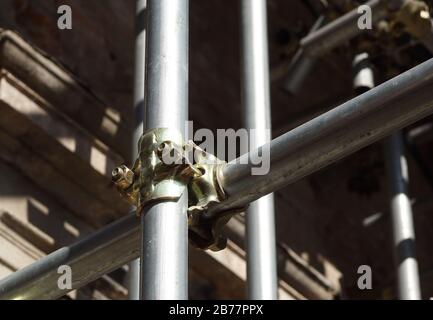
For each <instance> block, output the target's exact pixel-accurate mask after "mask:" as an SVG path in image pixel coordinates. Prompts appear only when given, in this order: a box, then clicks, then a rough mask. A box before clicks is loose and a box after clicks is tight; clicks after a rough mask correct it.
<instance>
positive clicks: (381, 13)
mask: <svg viewBox="0 0 433 320" xmlns="http://www.w3.org/2000/svg"><path fill="white" fill-rule="evenodd" d="M363 6H366V7H368V8H370V9H371V14H372V16H371V22H372V24H375V23H377V22H378V21H379V20H381V19H383V18H385V17H386V16H387V14H388V0H370V1H368V2H367V3H365V4H364V5H363ZM360 16H361V13H360V12H359V10H358V8H356V9H354V10H352V11H350V12H348V13H346V14H345V15H343V16H341V17H340V18H337V19H335V20H334V21H332V22H330V23H328V24H326V25H325V26H323V27H322V28H320V29H318V30H316V31H314V32H311V33H309V34H308V35H307V36H306V37H305V38H303V39H302V40H301V43H300V47H301V48H302V49H303V50H304V51H305V54H306V55H308V56H312V57H320V56H321V55H323V54H326V53H327V52H329V51H330V50H332V49H334V48H335V47H337V46H338V45H340V44H342V43H343V42H345V41H348V40H350V39H352V38H354V37H355V36H357V35H359V34H361V33H362V32H365V31H366V30H368V29H362V28H360V27H359V25H358V20H359V18H360Z"/></svg>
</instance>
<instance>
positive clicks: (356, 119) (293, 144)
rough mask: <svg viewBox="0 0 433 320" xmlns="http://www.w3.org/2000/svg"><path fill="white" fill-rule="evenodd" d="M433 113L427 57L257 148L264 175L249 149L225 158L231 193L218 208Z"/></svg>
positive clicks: (224, 177) (223, 176)
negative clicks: (265, 157)
mask: <svg viewBox="0 0 433 320" xmlns="http://www.w3.org/2000/svg"><path fill="white" fill-rule="evenodd" d="M432 112H433V59H430V60H428V61H426V62H424V63H422V64H420V65H418V66H416V67H414V68H412V69H410V70H409V71H406V72H404V73H402V74H401V75H399V76H397V77H395V78H392V79H390V80H388V81H386V82H384V83H383V84H381V85H379V86H377V87H375V88H374V89H372V90H370V91H368V92H366V93H364V94H362V95H360V96H357V97H356V98H354V99H352V100H349V101H347V102H346V103H344V104H342V105H340V106H338V107H336V108H334V109H332V110H330V111H328V112H326V113H324V114H322V115H320V116H318V117H316V118H314V119H312V120H310V121H308V122H307V123H304V124H303V125H301V126H299V127H297V128H295V129H293V130H291V131H289V132H287V133H285V134H283V135H282V136H279V137H278V138H275V139H273V140H272V141H271V143H269V144H267V145H265V146H263V147H261V148H259V151H261V152H259V153H263V154H266V153H268V152H269V154H270V158H269V168H270V172H269V173H268V174H267V175H251V170H252V169H253V168H255V167H256V166H257V165H255V164H254V163H253V162H252V161H250V159H249V158H250V154H246V155H243V156H241V157H240V158H238V159H236V160H234V161H231V162H230V163H228V164H227V165H226V166H225V167H224V168H223V169H222V170H221V171H220V181H221V183H222V186H223V188H224V190H225V191H226V192H227V193H228V195H229V197H228V199H227V200H226V201H225V202H224V203H222V204H221V206H220V208H217V209H218V210H220V209H224V208H233V207H234V208H237V207H242V206H243V205H244V204H246V203H250V202H252V201H254V200H256V199H258V198H260V197H262V196H263V195H266V194H268V193H270V192H273V191H275V190H278V189H280V188H282V187H284V186H285V185H287V184H289V183H293V182H295V181H297V180H299V179H301V178H303V177H305V176H307V175H309V174H311V173H313V172H316V171H318V170H320V169H321V168H323V167H325V166H327V165H329V164H331V163H333V162H336V161H338V160H340V159H342V158H344V157H345V156H347V155H349V154H351V153H353V152H355V151H357V150H359V149H361V148H363V147H365V146H367V145H369V144H371V143H373V142H375V141H377V140H380V139H382V138H384V137H386V136H387V135H389V134H391V133H392V132H393V131H395V130H397V129H401V128H403V127H405V126H407V125H409V124H411V123H413V122H415V121H417V120H419V119H421V118H423V117H425V116H427V115H430V114H431V113H432ZM255 153H257V152H255Z"/></svg>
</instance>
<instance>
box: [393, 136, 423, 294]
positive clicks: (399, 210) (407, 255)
mask: <svg viewBox="0 0 433 320" xmlns="http://www.w3.org/2000/svg"><path fill="white" fill-rule="evenodd" d="M386 149H387V169H388V179H389V187H390V191H391V203H390V204H391V218H392V219H391V220H392V231H393V240H394V241H393V243H394V253H395V254H394V258H395V264H396V268H397V281H398V283H397V284H398V285H397V287H398V297H399V299H401V300H420V299H421V290H420V282H419V271H418V262H417V260H416V255H415V230H414V227H413V216H412V206H411V203H410V199H409V197H408V194H407V184H408V181H409V175H408V167H407V162H406V157H405V155H404V146H403V137H402V134H401V132H397V133H394V134H393V135H391V136H390V137H389V138H388V139H387V141H386Z"/></svg>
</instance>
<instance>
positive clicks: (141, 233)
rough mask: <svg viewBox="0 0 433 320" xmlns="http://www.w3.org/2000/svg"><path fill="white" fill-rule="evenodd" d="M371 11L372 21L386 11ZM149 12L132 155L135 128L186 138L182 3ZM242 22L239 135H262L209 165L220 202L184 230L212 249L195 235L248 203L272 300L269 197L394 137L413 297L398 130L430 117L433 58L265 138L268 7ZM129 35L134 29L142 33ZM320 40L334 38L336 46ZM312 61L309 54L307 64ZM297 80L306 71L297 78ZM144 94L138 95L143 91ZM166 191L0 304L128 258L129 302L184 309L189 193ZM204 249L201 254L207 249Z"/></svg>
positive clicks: (88, 276)
mask: <svg viewBox="0 0 433 320" xmlns="http://www.w3.org/2000/svg"><path fill="white" fill-rule="evenodd" d="M145 4H146V1H143V0H141V1H138V6H137V8H138V11H137V17H138V19H139V20H140V19H144V14H143V11H144V7H145ZM370 4H371V5H372V6H374V7H376V6H383V5H384V2H382V1H378V0H374V1H370ZM380 8H381V9H380V11H378V12H379V16H378V17H375V19H374V21H376V19H380V17H382V15H383V14H384V12H385V11H386V10H384V9H382V7H380ZM146 11H147V19H148V21H147V30H146V31H147V35H148V36H147V45H146V65H145V66H144V64H143V62H144V55H145V53H144V51H145V50H144V47H145V45H144V34H143V33H144V30H143V29H139V32H138V33H137V52H136V88H135V99H134V100H135V101H134V106H135V108H136V109H137V110H140V108H141V107H140V106H142V105H143V103H145V108H144V110H145V112H138V114H142V118H141V120H142V123H143V126H141V125H140V124H138V125H137V128H138V129H136V131H135V134H134V144H135V145H137V141H138V140H139V139H138V138H139V136H141V131H142V130H143V129H142V128H144V131H145V133H146V132H149V131H151V130H155V129H156V130H160V129H166V128H169V129H170V130H172V129H174V130H175V131H178V132H183V131H184V125H185V122H186V121H187V120H188V11H189V10H188V0H148V1H147V9H146ZM241 12H242V17H241V18H242V19H241V20H242V39H243V40H242V44H243V46H242V48H243V67H242V75H243V88H244V90H243V91H244V97H243V99H244V112H245V126H246V127H248V128H255V129H260V130H258V131H257V136H254V137H251V138H252V139H253V141H254V146H255V148H256V150H250V152H249V153H246V154H244V155H241V156H240V157H239V158H237V159H235V160H233V161H231V162H229V163H219V164H218V165H215V166H213V167H211V169H212V170H213V171H212V174H214V176H213V178H215V180H216V184H217V187H218V188H220V189H221V190H222V192H223V194H224V197H221V198H219V199H218V201H217V203H216V204H214V205H212V206H209V207H206V208H205V209H206V210H205V211H204V212H203V213H202V216H200V219H202V220H200V221H199V222H198V224H197V225H195V227H196V228H195V229H192V232H195V234H198V235H200V236H202V237H203V238H204V239H205V240H209V241H215V239H209V238H206V236H203V234H204V233H205V231H209V230H207V229H201V228H202V227H203V225H202V224H206V223H220V221H221V220H224V218H225V216H224V214H225V213H227V212H230V213H233V212H239V210H241V211H243V210H245V208H246V207H247V206H248V205H249V204H251V205H250V207H249V209H248V210H247V239H248V246H247V250H248V253H247V255H248V288H249V297H250V298H253V299H275V298H276V287H277V276H276V253H275V226H274V212H273V211H274V209H273V198H272V192H274V191H276V190H278V189H281V188H282V187H284V186H286V185H288V184H291V183H294V182H295V181H298V180H299V179H301V178H303V177H305V176H307V175H310V174H312V173H314V172H316V171H318V170H320V169H322V168H324V167H326V166H328V165H330V164H332V163H335V162H336V161H339V160H341V159H343V158H344V157H346V156H348V155H350V154H352V153H354V152H356V151H358V150H360V149H361V148H363V147H365V146H368V145H370V144H372V143H374V142H376V141H379V140H381V139H383V138H385V137H387V136H389V135H391V134H392V136H391V138H389V139H388V142H387V146H388V155H389V157H388V158H389V161H388V168H389V176H390V185H391V186H392V190H393V195H392V200H391V207H392V217H393V219H392V223H393V230H394V245H395V246H396V248H395V250H396V263H397V269H398V274H399V296H400V298H402V299H419V298H420V292H419V291H420V290H419V276H418V270H417V263H416V259H415V258H414V253H413V245H414V232H413V226H412V213H411V210H410V202H409V199H408V197H407V191H406V184H407V175H406V173H405V167H404V161H401V159H403V157H402V155H403V149H402V142H401V140H402V139H401V136H400V134H399V133H398V130H400V129H402V128H404V127H406V126H408V125H410V124H412V123H414V122H416V121H418V120H420V119H422V118H424V117H426V116H428V115H431V114H433V91H432V90H431V88H432V86H433V59H430V60H428V61H426V62H424V63H422V64H420V65H418V66H416V67H414V68H412V69H410V70H408V71H406V72H404V73H402V74H400V75H398V76H396V77H394V78H392V79H390V80H388V81H386V82H384V83H382V84H380V85H377V86H374V87H373V85H371V88H368V89H369V90H367V91H365V92H364V93H362V94H360V95H359V96H357V97H355V98H353V99H351V100H349V101H347V102H345V103H343V104H342V105H340V106H337V107H335V108H333V109H332V110H330V111H328V112H326V113H324V114H322V115H320V116H318V117H316V118H314V119H312V120H310V121H308V122H306V123H304V124H302V125H300V126H298V127H296V128H295V129H292V130H290V131H289V132H287V133H285V134H283V135H281V136H279V137H277V138H275V139H273V140H270V131H269V130H270V102H269V74H268V72H269V70H268V68H269V66H268V57H267V50H268V48H267V28H266V23H267V22H266V1H265V0H260V1H252V0H243V1H242V10H241ZM355 17H356V15H355V14H354V12H351V13H349V14H348V15H345V16H344V17H343V18H341V19H340V20H338V19H337V20H336V21H334V22H333V23H331V24H329V25H327V26H325V27H322V28H318V30H316V31H314V30H313V31H312V33H311V34H310V35H308V37H307V39H306V40H305V41H302V44H303V46H304V48H303V50H304V51H307V52H310V53H311V52H313V53H314V52H316V51H317V50H319V52H323V50H325V51H326V50H329V49H330V46H331V47H333V46H335V45H337V44H338V43H341V42H342V41H345V40H347V39H348V37H352V36H354V35H355V34H356V32H357V31H355V28H354V23H356V21H355ZM138 25H140V26H141V28H142V27H143V24H138ZM336 28H337V29H336ZM329 30H341V32H340V31H338V32H337V35H339V36H338V37H334V36H331V34H333V33H332V32H331V31H329ZM334 35H335V34H334ZM329 37H331V38H330V39H333V40H332V41H331V42H329V41H328V40H327V39H328V38H329ZM313 43H315V45H314V46H313ZM324 44H326V47H324ZM312 47H314V48H316V49H314V50H313V49H311V48H312ZM315 50H316V51H315ZM317 55H318V54H316V53H314V54H312V56H313V57H316V56H317ZM144 70H146V79H144V74H145V72H144ZM303 74H305V75H306V74H308V72H305V70H304V71H303ZM144 80H146V81H144ZM144 86H145V88H146V90H145V91H143V90H141V89H143V88H144ZM145 93H146V94H145ZM144 100H145V101H144ZM139 123H141V121H139ZM171 132H172V131H168V133H166V132H164V135H165V134H167V135H166V136H164V138H165V140H167V141H176V140H177V137H176V136H175V135H172V134H171ZM396 132H397V133H396ZM142 140H143V139H142ZM142 140H140V141H141V142H140V143H143V142H142ZM179 144H181V142H179ZM265 152H269V154H270V171H269V173H268V174H266V175H253V174H251V172H252V169H253V168H254V166H255V164H254V163H252V161H251V154H252V153H256V154H257V153H265ZM133 153H134V157H135V156H137V155H138V154H139V153H140V152H139V150H137V149H135V150H134V152H133ZM141 154H142V153H140V157H141V156H142V155H141ZM192 167H193V166H192ZM165 182H166V183H167V186H168V188H171V187H172V188H180V189H181V191H182V192H181V193H180V194H179V196H178V197H176V198H175V199H174V198H170V199H169V200H168V201H167V200H166V199H165V198H164V197H165V194H162V195H158V198H157V200H158V201H155V202H152V203H151V204H150V205H146V206H145V207H144V211H143V212H137V213H136V212H131V213H130V214H128V215H127V216H125V217H124V218H122V219H120V220H119V221H116V222H114V223H112V224H110V225H108V226H106V227H104V228H102V229H101V230H99V231H97V232H96V233H94V234H92V235H90V236H88V237H87V238H85V239H83V240H81V241H79V242H77V243H75V244H72V245H70V246H67V247H63V248H61V249H59V250H57V251H55V252H53V253H51V254H49V255H47V256H46V257H44V258H42V259H41V260H39V261H37V262H35V263H34V264H32V265H30V266H28V267H26V268H24V269H22V270H19V271H17V272H15V273H14V274H12V275H10V276H9V277H7V278H5V279H3V280H1V281H0V299H56V298H59V297H61V296H63V295H65V293H66V292H67V291H65V290H64V289H59V288H58V286H57V279H58V273H57V270H58V267H59V266H61V265H69V266H70V267H71V268H72V270H73V287H72V289H71V290H74V289H77V288H80V287H82V286H84V285H85V284H87V283H90V282H91V281H94V280H95V279H97V278H99V277H101V276H103V275H104V274H106V273H109V272H111V271H113V270H115V269H117V268H119V267H121V266H123V265H125V264H127V263H129V262H131V261H133V260H135V259H139V260H140V264H139V265H140V270H139V272H138V271H137V260H136V262H135V263H134V264H135V267H132V268H131V270H132V271H130V273H131V276H130V283H131V284H130V288H135V289H131V290H135V291H134V292H135V293H134V294H133V295H132V296H130V298H131V299H137V298H138V296H137V295H139V298H140V299H187V298H188V294H187V287H188V286H187V272H188V232H189V231H188V229H189V228H188V223H189V222H190V221H189V215H188V207H189V205H188V192H190V188H189V184H188V182H186V183H183V184H179V180H176V179H174V178H173V179H168V181H165ZM173 199H174V200H173ZM137 214H139V216H140V217H137ZM225 222H226V221H225ZM211 231H214V230H213V229H212V230H211ZM190 232H191V228H190ZM190 237H191V234H190ZM402 243H403V245H404V247H402ZM212 244H214V243H212ZM207 247H208V248H209V247H210V245H209V243H208V244H207Z"/></svg>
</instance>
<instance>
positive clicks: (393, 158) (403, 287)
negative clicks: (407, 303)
mask: <svg viewBox="0 0 433 320" xmlns="http://www.w3.org/2000/svg"><path fill="white" fill-rule="evenodd" d="M353 67H354V81H353V86H354V88H355V90H356V91H357V92H366V91H368V90H371V89H373V88H374V86H375V84H374V72H373V68H372V65H371V63H370V59H369V55H368V54H367V53H361V54H358V55H357V56H355V59H354V63H353ZM385 156H386V165H387V175H388V180H389V188H390V191H391V195H390V196H391V201H390V207H391V222H392V231H393V240H394V241H393V244H394V248H393V249H394V258H395V264H396V270H397V287H398V297H399V298H400V299H402V300H419V299H421V292H420V282H419V272H418V262H417V260H416V256H415V230H414V227H413V214H412V205H411V203H410V199H409V196H408V190H407V185H408V181H409V173H408V167H407V162H406V157H405V154H404V143H403V135H402V132H401V131H398V132H395V133H393V134H392V135H391V136H390V137H388V138H386V139H385Z"/></svg>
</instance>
